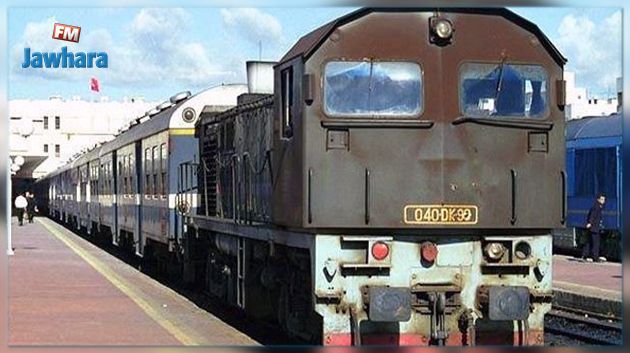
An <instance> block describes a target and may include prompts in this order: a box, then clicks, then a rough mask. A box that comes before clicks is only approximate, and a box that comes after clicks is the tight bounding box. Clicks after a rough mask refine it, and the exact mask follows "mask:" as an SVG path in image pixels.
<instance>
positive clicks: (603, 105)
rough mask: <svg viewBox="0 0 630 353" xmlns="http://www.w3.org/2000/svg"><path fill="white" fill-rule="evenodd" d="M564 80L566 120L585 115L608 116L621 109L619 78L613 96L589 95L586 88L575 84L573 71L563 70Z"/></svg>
mask: <svg viewBox="0 0 630 353" xmlns="http://www.w3.org/2000/svg"><path fill="white" fill-rule="evenodd" d="M564 80H565V81H566V103H567V104H566V106H565V110H564V111H565V115H566V118H567V120H571V119H579V118H582V117H585V116H599V115H601V116H608V115H610V114H613V113H617V112H620V111H621V104H622V102H621V92H622V86H621V78H620V77H619V78H617V85H616V86H617V89H616V90H617V92H615V95H614V96H611V97H607V98H603V99H602V98H594V97H589V93H588V90H587V89H586V88H584V87H577V86H576V85H575V73H574V72H570V71H565V72H564Z"/></svg>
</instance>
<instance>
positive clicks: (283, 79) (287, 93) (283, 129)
mask: <svg viewBox="0 0 630 353" xmlns="http://www.w3.org/2000/svg"><path fill="white" fill-rule="evenodd" d="M287 76H288V77H287ZM294 81H295V74H294V72H293V65H290V66H288V67H286V68H284V69H282V70H280V109H281V111H280V136H281V137H282V138H283V139H290V138H292V137H293V121H294V118H295V117H294V113H293V110H294V107H295V94H294V92H293V91H294V87H295V84H294Z"/></svg>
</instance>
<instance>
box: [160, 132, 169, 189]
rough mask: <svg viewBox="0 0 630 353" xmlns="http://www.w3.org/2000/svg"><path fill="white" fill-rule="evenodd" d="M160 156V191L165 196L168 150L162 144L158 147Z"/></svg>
mask: <svg viewBox="0 0 630 353" xmlns="http://www.w3.org/2000/svg"><path fill="white" fill-rule="evenodd" d="M160 151H161V152H160V154H161V158H160V165H161V168H160V169H161V171H162V172H161V177H160V179H161V180H160V186H161V187H162V188H161V189H160V190H161V194H162V195H163V196H164V195H166V170H167V166H168V161H167V158H168V150H167V149H166V144H165V143H163V144H162V145H160Z"/></svg>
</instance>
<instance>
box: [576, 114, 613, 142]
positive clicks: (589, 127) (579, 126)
mask: <svg viewBox="0 0 630 353" xmlns="http://www.w3.org/2000/svg"><path fill="white" fill-rule="evenodd" d="M622 120H623V115H621V114H611V115H608V116H585V117H583V118H581V119H573V120H569V121H568V122H567V125H566V139H567V140H578V139H586V138H598V137H616V136H621V134H622V127H621V124H622Z"/></svg>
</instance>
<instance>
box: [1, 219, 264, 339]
mask: <svg viewBox="0 0 630 353" xmlns="http://www.w3.org/2000/svg"><path fill="white" fill-rule="evenodd" d="M11 228H12V236H13V248H14V252H15V254H14V255H13V256H11V257H10V259H9V300H8V302H9V337H8V338H9V345H12V346H21V345H38V346H41V345H46V346H55V345H124V346H136V345H141V346H156V345H168V346H180V345H204V346H206V345H212V346H226V345H256V344H257V342H256V341H255V340H253V339H251V338H250V337H248V336H246V335H245V334H243V333H242V332H240V331H238V330H236V329H234V328H232V327H231V326H229V325H227V324H226V323H224V322H223V321H221V320H219V319H218V318H216V317H215V316H213V315H212V314H210V313H209V312H207V311H205V310H203V309H201V308H199V307H198V306H196V305H195V304H194V303H192V302H191V301H189V300H188V299H186V298H184V297H182V296H180V295H179V294H178V293H176V292H175V291H173V290H171V289H169V288H167V287H165V286H163V285H162V284H160V283H159V282H157V281H155V280H153V279H151V278H150V277H148V276H146V275H145V274H143V273H141V272H139V271H138V270H136V269H135V268H133V267H131V266H129V265H128V264H126V263H124V262H122V261H120V260H119V259H117V258H116V257H114V256H112V255H110V254H108V253H107V252H105V251H103V250H101V249H99V248H97V247H96V246H94V245H93V244H91V243H90V242H88V241H86V240H85V239H83V238H81V237H80V236H78V235H76V234H74V233H72V232H71V231H69V230H68V229H66V228H64V227H62V226H60V225H59V224H57V223H54V222H53V221H51V220H50V219H47V218H37V219H36V220H35V223H33V224H25V225H24V226H21V227H20V226H18V225H17V221H16V220H15V219H12V224H11Z"/></svg>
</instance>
